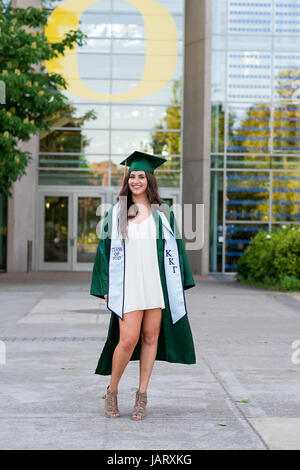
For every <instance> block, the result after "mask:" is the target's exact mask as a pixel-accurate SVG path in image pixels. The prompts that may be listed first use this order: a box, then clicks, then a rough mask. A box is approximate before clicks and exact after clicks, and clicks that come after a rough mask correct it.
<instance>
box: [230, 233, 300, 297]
mask: <svg viewBox="0 0 300 470" xmlns="http://www.w3.org/2000/svg"><path fill="white" fill-rule="evenodd" d="M237 280H240V281H243V280H245V281H248V282H249V283H257V284H262V285H265V286H268V287H270V288H276V287H278V288H280V289H282V290H298V289H299V288H300V227H298V226H296V227H295V226H293V225H288V226H284V227H283V228H281V229H280V230H277V231H276V232H272V233H267V232H265V231H260V232H258V233H257V234H256V236H255V237H253V238H252V239H251V240H250V243H249V245H248V247H247V249H246V250H245V252H244V253H243V254H242V256H241V257H240V258H239V259H238V262H237Z"/></svg>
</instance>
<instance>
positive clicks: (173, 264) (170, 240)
mask: <svg viewBox="0 0 300 470" xmlns="http://www.w3.org/2000/svg"><path fill="white" fill-rule="evenodd" d="M119 209H120V202H119V201H118V202H117V203H115V204H114V206H113V209H112V233H111V246H110V258H109V269H108V296H107V307H108V309H109V310H111V311H112V312H113V313H115V314H116V315H117V316H118V317H120V318H121V319H123V313H124V312H123V310H124V292H125V255H126V253H125V241H124V240H123V239H122V238H121V235H120V233H119V227H118V225H119V224H118V215H119ZM158 213H159V215H160V217H161V220H162V227H163V236H164V239H165V245H164V267H165V276H166V284H167V291H168V301H169V306H170V312H171V317H172V322H173V324H175V323H176V322H178V320H180V319H181V318H182V317H184V316H185V315H187V310H186V304H185V297H184V289H183V285H182V278H181V267H180V259H179V252H178V246H177V242H176V238H175V236H174V233H173V231H172V229H171V227H170V224H169V222H168V219H167V218H166V216H165V214H163V213H162V212H161V211H158Z"/></svg>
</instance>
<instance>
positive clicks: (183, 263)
mask: <svg viewBox="0 0 300 470" xmlns="http://www.w3.org/2000/svg"><path fill="white" fill-rule="evenodd" d="M170 226H171V228H172V230H173V232H174V233H175V234H179V233H180V232H179V229H178V225H177V222H176V219H175V216H174V212H173V211H172V210H171V211H170ZM176 242H177V246H178V252H179V258H180V267H181V273H182V278H183V279H182V281H183V288H184V290H186V289H190V288H191V287H194V286H195V281H194V278H193V275H192V271H191V267H190V263H189V260H188V257H187V254H186V251H185V248H184V245H183V241H182V238H180V237H179V236H178V238H176Z"/></svg>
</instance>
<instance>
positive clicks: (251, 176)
mask: <svg viewBox="0 0 300 470" xmlns="http://www.w3.org/2000/svg"><path fill="white" fill-rule="evenodd" d="M212 15H213V19H212V53H211V54H212V55H211V111H212V114H211V116H212V122H211V195H210V204H211V207H210V214H211V217H210V268H209V269H210V271H211V272H235V271H236V263H237V260H238V259H239V257H240V256H241V255H242V253H243V251H244V250H245V249H246V248H247V245H248V244H249V240H250V239H251V237H253V236H254V235H255V234H256V233H257V232H258V231H259V230H265V231H268V232H272V231H276V230H278V228H280V227H281V225H283V224H296V225H299V221H300V107H299V103H300V101H299V100H300V87H299V85H300V0H281V1H279V0H255V1H251V2H249V1H244V0H242V1H233V0H214V1H213V6H212Z"/></svg>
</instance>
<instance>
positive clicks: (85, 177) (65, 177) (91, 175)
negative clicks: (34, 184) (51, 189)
mask: <svg viewBox="0 0 300 470" xmlns="http://www.w3.org/2000/svg"><path fill="white" fill-rule="evenodd" d="M108 181H109V174H108V171H83V170H80V171H74V170H73V171H71V170H70V171H51V170H44V169H41V170H40V172H39V184H41V185H57V186H59V185H70V186H75V185H76V186H108Z"/></svg>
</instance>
